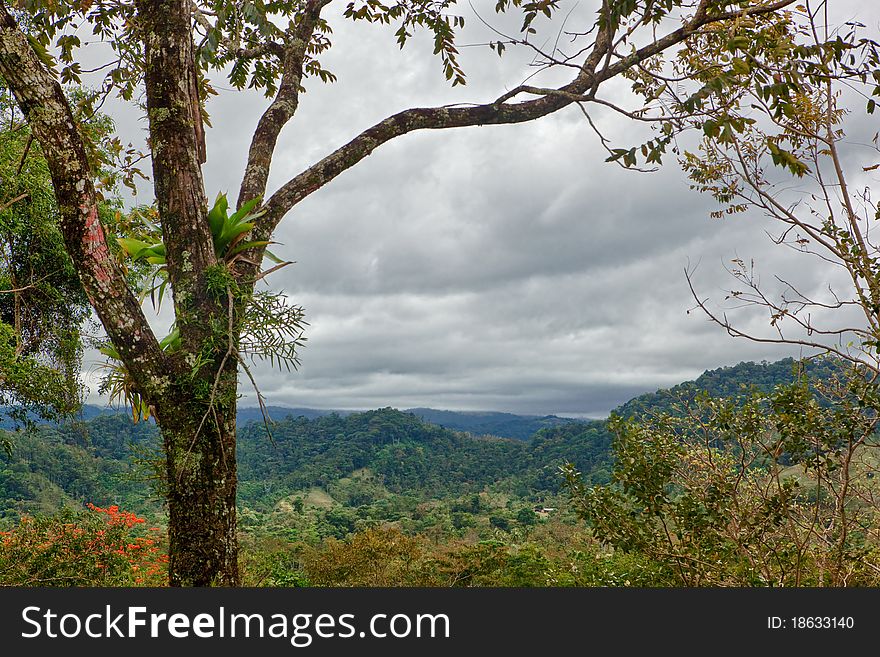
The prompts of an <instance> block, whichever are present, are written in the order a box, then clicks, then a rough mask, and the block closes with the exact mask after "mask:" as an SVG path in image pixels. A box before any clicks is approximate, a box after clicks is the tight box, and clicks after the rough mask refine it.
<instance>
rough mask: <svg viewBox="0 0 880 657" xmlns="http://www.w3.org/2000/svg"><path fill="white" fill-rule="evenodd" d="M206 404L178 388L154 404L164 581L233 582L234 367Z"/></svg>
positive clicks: (235, 557) (235, 578)
mask: <svg viewBox="0 0 880 657" xmlns="http://www.w3.org/2000/svg"><path fill="white" fill-rule="evenodd" d="M218 390H219V391H220V392H221V396H222V397H223V398H225V399H227V400H231V403H215V404H213V405H206V404H205V403H204V401H203V400H200V399H194V398H193V395H192V394H191V393H188V392H187V391H185V390H183V389H180V390H178V394H176V395H173V396H169V399H168V401H167V402H166V403H164V404H163V405H161V406H160V407H159V408H158V409H157V414H158V416H159V424H160V427H161V429H162V437H163V445H164V449H165V463H166V471H167V477H168V479H167V486H168V488H167V491H166V495H167V502H168V516H169V522H168V533H169V543H170V552H169V583H170V584H171V586H237V585H238V584H239V570H238V539H237V536H236V486H237V477H236V459H235V439H236V435H235V401H234V400H235V390H236V380H235V373H234V369H233V371H232V372H231V375H229V374H227V375H226V376H225V377H224V382H223V385H222V386H218Z"/></svg>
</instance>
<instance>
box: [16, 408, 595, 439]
mask: <svg viewBox="0 0 880 657" xmlns="http://www.w3.org/2000/svg"><path fill="white" fill-rule="evenodd" d="M0 411H2V409H0ZM363 412H365V411H351V410H331V409H319V408H298V407H295V408H291V407H287V406H267V407H266V414H267V416H268V417H269V419H270V420H272V421H273V422H281V421H284V420H286V419H288V418H299V417H304V418H306V419H307V420H316V419H318V418H322V417H327V416H329V415H338V416H340V417H348V416H349V415H353V414H355V413H363ZM401 412H403V413H412V414H413V415H415V416H416V417H418V418H420V419H421V420H423V421H424V422H428V423H430V424H436V425H438V426H441V427H445V428H447V429H453V430H455V431H465V432H467V433H471V434H473V435H475V436H484V435H490V436H498V437H500V438H515V439H517V440H528V439H529V438H530V437H531V436H532V435H534V434H535V432H537V431H540V430H541V429H547V428H550V427H556V426H563V425H566V424H572V423H578V422H582V421H581V420H575V419H571V418H562V417H557V416H555V415H545V416H538V415H517V414H515V413H501V412H496V411H447V410H439V409H435V408H411V409H405V410H403V411H401ZM125 413H127V411H124V410H121V409H115V408H110V407H107V406H97V405H94V404H85V405H84V406H83V407H82V411H81V413H80V419H81V420H83V421H86V422H88V421H90V420H93V419H94V418H96V417H99V416H102V415H117V414H125ZM263 419H264V418H263V412H262V411H261V410H260V409H259V408H258V407H256V406H241V407H239V409H238V416H237V421H238V424H239V426H241V427H244V426H246V425H247V424H248V423H250V422H258V423H262V422H263ZM4 428H5V429H11V428H12V426H11V424H9V423H6V424H4V423H3V421H0V429H4Z"/></svg>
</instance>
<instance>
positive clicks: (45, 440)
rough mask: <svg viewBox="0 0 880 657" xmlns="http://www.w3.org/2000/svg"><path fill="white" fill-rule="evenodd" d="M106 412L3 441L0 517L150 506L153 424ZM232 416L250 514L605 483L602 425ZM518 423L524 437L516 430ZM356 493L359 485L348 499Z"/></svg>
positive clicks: (665, 407)
mask: <svg viewBox="0 0 880 657" xmlns="http://www.w3.org/2000/svg"><path fill="white" fill-rule="evenodd" d="M796 366H797V363H796V362H795V361H794V360H792V359H785V360H781V361H777V362H774V363H767V362H764V363H751V362H749V363H740V364H739V365H736V366H733V367H726V368H720V369H716V370H711V371H707V372H706V373H704V374H703V375H702V376H700V377H699V378H698V379H696V380H695V381H691V382H687V383H682V384H680V385H678V386H675V387H674V388H670V389H667V390H659V391H657V392H655V393H648V394H645V395H642V396H640V397H637V398H635V399H633V400H631V401H629V402H627V403H626V404H624V405H622V406H621V407H620V408H618V409H616V411H615V413H616V414H618V415H621V416H623V417H629V416H632V415H634V414H638V413H646V412H666V411H670V410H671V409H673V407H674V405H675V404H676V403H680V402H681V401H682V400H687V399H689V398H692V397H693V395H694V394H695V393H696V391H705V392H707V393H708V394H710V395H712V396H716V397H734V396H736V395H743V394H746V393H748V391H749V390H752V389H753V388H756V387H757V388H760V389H763V390H765V391H767V390H770V389H772V388H773V387H774V386H776V385H779V384H782V383H788V382H790V381H792V380H793V378H794V375H795V372H796V369H795V368H796ZM810 367H811V369H810V373H811V374H813V375H816V376H822V375H824V376H826V377H827V376H830V375H832V374H833V373H834V372H835V369H834V367H833V366H832V365H830V364H827V363H825V364H823V363H822V362H821V361H820V362H819V364H815V365H812V366H810ZM111 411H112V409H100V408H99V407H95V406H90V407H88V406H87V407H85V409H84V413H83V419H81V420H80V421H75V422H68V423H65V424H63V425H49V424H44V425H40V426H36V427H32V428H30V429H28V430H22V431H19V432H17V433H14V434H13V444H14V448H13V450H12V452H11V453H10V454H4V453H0V468H2V470H0V473H2V477H0V517H2V518H5V519H6V520H7V522H8V521H9V520H10V519H14V518H16V517H18V516H19V515H20V514H21V513H51V512H54V511H58V510H60V509H61V508H62V507H64V506H65V505H70V504H73V505H80V506H81V505H82V504H84V503H86V502H92V503H95V504H99V505H103V504H120V505H121V506H124V507H126V508H130V509H131V510H134V511H139V512H140V511H148V510H158V508H159V507H158V498H157V497H156V496H155V495H154V494H152V493H151V490H152V488H151V487H150V482H151V481H152V482H155V477H156V473H155V468H154V467H153V462H154V461H155V460H156V459H157V458H159V454H158V448H159V440H158V432H157V431H156V428H155V425H154V424H152V423H150V422H140V423H137V424H134V423H132V422H131V419H130V416H128V415H126V414H124V413H115V412H111ZM285 414H286V415H285ZM239 415H240V418H241V419H242V421H241V426H240V429H239V434H240V438H239V447H238V460H239V467H240V468H241V473H240V479H241V487H240V490H239V503H240V505H241V506H242V507H244V508H247V509H251V510H254V511H258V512H267V511H269V510H271V509H272V508H274V507H275V505H277V504H278V503H279V502H280V501H281V500H283V499H285V498H287V497H289V496H291V495H296V494H297V493H301V492H303V491H310V490H312V489H316V488H319V489H324V490H327V489H333V490H335V491H337V494H338V496H339V499H338V500H336V501H338V502H339V503H341V504H343V505H344V506H348V507H362V506H364V504H365V503H366V504H374V503H377V502H378V498H377V497H376V496H377V495H379V496H380V497H382V498H383V499H384V498H387V497H388V496H406V497H408V498H409V499H411V500H418V501H424V500H428V499H448V498H453V497H457V496H462V495H467V494H474V493H480V492H481V491H484V490H487V491H488V490H491V491H494V492H500V493H504V494H506V495H511V496H514V497H517V498H521V499H523V500H528V501H529V502H538V501H540V500H541V499H542V498H543V497H545V496H549V495H555V494H557V493H558V492H559V490H560V487H561V485H562V478H561V476H560V475H559V467H560V466H561V465H562V464H564V463H573V464H574V465H575V466H576V467H577V468H578V470H580V471H581V472H582V473H583V474H584V476H585V477H586V478H587V480H588V481H590V482H594V483H605V482H606V481H608V478H609V475H610V468H611V463H612V454H611V440H612V435H611V433H610V432H609V431H608V429H607V423H606V421H598V420H586V421H584V420H578V421H575V420H570V419H566V418H556V417H554V416H548V417H534V416H519V415H514V414H509V413H456V412H451V411H435V410H432V409H413V410H412V411H410V412H401V411H397V410H394V409H390V408H386V409H380V410H376V411H369V412H365V413H349V414H345V415H342V414H340V413H338V412H331V411H317V410H313V409H285V408H283V407H270V415H271V417H273V418H276V421H274V422H272V423H271V424H270V425H269V432H268V433H267V430H266V426H265V424H264V423H263V422H262V420H261V419H259V418H260V415H259V412H258V410H257V409H252V408H245V409H242V410H241V411H240V413H239ZM423 418H431V419H432V420H433V423H429V422H427V421H425V420H424V419H423ZM530 427H531V428H534V429H535V430H534V431H532V432H531V434H528V435H526V434H525V431H526V430H527V429H528V428H530ZM542 427H543V428H542ZM353 475H354V478H352V477H353ZM367 475H369V476H367ZM340 481H343V482H344V483H343V485H342V488H340V485H339V482H340ZM358 481H359V482H361V483H359V484H357V485H356V484H355V483H352V482H358ZM367 482H372V483H367ZM375 482H381V485H380V486H379V487H380V488H381V493H379V492H377V491H376V490H367V489H370V488H371V486H373V487H375V486H374V484H375ZM358 486H360V487H362V488H364V489H365V490H364V491H360V492H357V491H356V490H355V488H358ZM343 488H345V489H346V492H343V490H342V489H343Z"/></svg>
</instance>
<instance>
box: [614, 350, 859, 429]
mask: <svg viewBox="0 0 880 657" xmlns="http://www.w3.org/2000/svg"><path fill="white" fill-rule="evenodd" d="M801 368H803V369H804V370H805V371H806V374H807V375H808V376H809V377H811V378H813V379H819V380H824V379H829V378H831V377H832V376H834V375H835V374H839V373H840V372H841V371H842V365H841V364H840V362H839V361H835V360H833V359H819V360H811V361H797V360H795V359H793V358H784V359H783V360H778V361H775V362H772V363H770V362H767V361H762V362H760V363H754V362H742V363H739V364H738V365H733V366H731V367H720V368H718V369H715V370H706V371H705V372H703V374H701V375H700V376H699V377H698V378H697V379H696V380H694V381H686V382H684V383H679V384H678V385H676V386H673V387H672V388H666V389H663V390H658V391H657V392H651V393H648V394H644V395H640V396H638V397H636V398H634V399H631V400H630V401H628V402H626V403H625V404H623V405H622V406H619V407H618V408H616V409H615V410H614V411H613V412H614V413H615V414H617V415H620V416H621V417H638V416H640V415H642V414H643V413H656V412H672V411H673V410H674V409H673V404H675V403H676V402H678V401H680V400H682V399H692V398H693V397H694V395H696V394H697V393H701V392H706V393H708V394H709V396H711V397H723V398H730V397H735V396H739V395H743V394H748V393H749V392H750V391H752V390H760V391H761V392H770V391H771V390H773V388H774V387H776V386H778V385H781V384H786V383H791V382H793V381H794V380H795V377H796V376H797V374H798V372H800V371H801Z"/></svg>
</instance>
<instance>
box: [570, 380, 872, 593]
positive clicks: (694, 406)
mask: <svg viewBox="0 0 880 657" xmlns="http://www.w3.org/2000/svg"><path fill="white" fill-rule="evenodd" d="M820 385H821V389H822V391H823V393H824V394H825V397H826V398H825V400H824V403H820V400H819V399H818V398H817V394H818V393H816V392H815V391H814V390H812V389H811V388H810V386H809V385H808V383H807V380H806V379H799V380H798V381H796V382H794V383H791V384H788V385H780V386H778V387H777V388H775V389H774V390H773V391H772V392H770V393H766V394H762V393H755V394H754V395H753V396H751V397H749V398H746V399H732V400H721V399H712V398H709V397H706V396H701V397H697V398H696V399H695V400H693V401H691V402H688V403H683V405H682V407H683V410H684V412H683V413H680V414H678V415H669V414H660V415H658V416H655V417H652V418H646V417H643V418H642V419H641V421H640V422H638V423H637V422H635V421H632V420H621V419H616V420H614V421H613V422H612V425H611V426H612V429H613V430H614V432H615V434H616V439H615V444H614V447H615V451H616V456H617V460H616V465H615V467H614V471H613V475H612V482H611V483H610V484H608V485H605V486H596V487H592V488H589V487H587V486H585V485H584V484H583V483H582V482H581V481H580V479H579V476H578V473H577V471H576V469H575V468H572V467H569V468H567V469H566V475H567V477H568V482H569V487H570V491H571V492H572V496H573V499H574V500H575V502H576V503H577V504H578V505H579V513H580V514H581V515H582V516H583V517H584V518H585V519H586V520H588V521H589V523H590V525H591V527H592V529H593V531H594V532H595V534H596V536H597V537H598V538H600V539H602V540H603V541H605V542H607V543H608V544H609V545H610V546H612V547H613V548H614V549H615V550H619V551H622V552H624V553H627V554H630V555H634V556H635V557H636V558H641V559H645V560H647V561H649V562H652V563H657V564H663V565H664V569H665V571H666V573H667V575H668V576H669V577H671V578H673V579H674V580H676V581H677V583H678V584H679V585H683V586H705V585H715V586H717V585H738V586H756V585H758V586H804V585H812V586H818V585H832V586H842V585H845V584H846V585H854V584H861V585H873V583H874V582H876V575H875V571H876V570H877V568H878V565H877V564H876V563H873V562H872V561H870V557H869V556H868V554H870V553H873V552H874V550H875V549H876V546H877V541H878V539H880V536H878V535H877V532H876V526H877V524H876V523H877V517H878V516H877V512H878V509H877V508H876V507H875V505H874V504H873V502H872V500H873V498H874V494H875V488H876V486H875V484H874V481H873V479H874V473H875V471H876V458H875V457H874V456H873V454H872V452H873V450H872V449H866V448H868V447H875V446H876V435H875V430H876V424H877V419H878V414H877V410H878V408H880V404H878V403H877V402H878V396H877V390H876V388H875V386H874V385H873V384H871V383H869V382H866V380H865V379H864V377H863V375H862V374H861V373H858V372H856V373H854V374H853V375H852V377H851V378H850V379H849V381H847V382H845V384H841V383H840V382H837V381H834V382H832V383H830V384H820Z"/></svg>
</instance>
